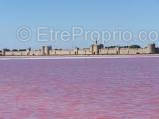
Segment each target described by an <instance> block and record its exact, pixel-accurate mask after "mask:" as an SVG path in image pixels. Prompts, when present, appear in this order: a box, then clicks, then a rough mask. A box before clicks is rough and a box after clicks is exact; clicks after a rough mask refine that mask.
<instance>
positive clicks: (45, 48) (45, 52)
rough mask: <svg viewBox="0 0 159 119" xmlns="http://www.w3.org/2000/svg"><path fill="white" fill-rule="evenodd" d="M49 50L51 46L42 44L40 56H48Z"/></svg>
mask: <svg viewBox="0 0 159 119" xmlns="http://www.w3.org/2000/svg"><path fill="white" fill-rule="evenodd" d="M50 50H52V47H51V46H42V47H41V55H42V56H49V55H50Z"/></svg>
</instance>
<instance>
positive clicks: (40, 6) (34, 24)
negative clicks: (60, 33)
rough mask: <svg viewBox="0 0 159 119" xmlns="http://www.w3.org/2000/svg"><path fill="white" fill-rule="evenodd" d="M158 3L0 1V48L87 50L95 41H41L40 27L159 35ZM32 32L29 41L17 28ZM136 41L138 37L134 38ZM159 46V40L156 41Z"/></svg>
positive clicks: (121, 0) (135, 0)
mask: <svg viewBox="0 0 159 119" xmlns="http://www.w3.org/2000/svg"><path fill="white" fill-rule="evenodd" d="M158 13H159V0H26V1H22V0H12V1H11V0H0V15H1V17H0V49H2V48H27V47H33V48H38V47H39V46H41V45H52V46H54V47H57V48H60V47H61V48H70V47H75V46H78V47H88V46H89V45H90V44H91V43H92V41H90V40H85V39H83V38H78V39H76V40H74V41H68V42H64V41H61V40H60V39H58V41H56V42H54V41H48V42H39V41H37V28H39V27H48V28H49V29H54V30H55V29H56V30H67V31H71V30H70V29H71V28H72V27H73V26H80V27H82V28H83V29H85V30H86V31H87V30H98V31H102V30H105V29H106V30H110V31H115V30H116V29H122V30H128V31H131V32H133V33H134V34H135V33H138V32H139V31H141V30H144V31H148V32H150V31H152V30H155V31H157V32H158V33H159V15H158ZM21 26H27V27H29V28H30V29H31V32H32V33H31V38H30V40H29V41H26V42H22V41H20V40H19V39H18V38H17V29H18V28H21ZM134 39H135V38H134ZM151 42H152V41H144V42H143V41H137V40H132V41H129V42H128V41H112V42H105V45H106V46H107V45H130V44H139V45H141V46H145V45H147V44H148V43H151ZM155 43H156V44H157V45H159V44H158V41H155Z"/></svg>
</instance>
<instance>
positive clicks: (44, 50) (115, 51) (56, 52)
mask: <svg viewBox="0 0 159 119" xmlns="http://www.w3.org/2000/svg"><path fill="white" fill-rule="evenodd" d="M137 54H159V48H156V46H155V44H150V45H148V46H147V47H145V48H139V47H136V48H134V47H133V48H132V47H109V48H108V47H107V48H104V45H103V44H98V43H97V42H96V43H95V44H93V45H91V46H90V48H83V49H80V48H75V49H52V47H51V46H42V47H41V48H40V49H38V50H31V48H29V49H26V50H25V49H21V50H20V49H18V50H16V49H14V50H9V49H3V50H1V51H0V56H66V55H69V56H70V55H75V56H77V55H79V56H80V55H82V56H83V55H137Z"/></svg>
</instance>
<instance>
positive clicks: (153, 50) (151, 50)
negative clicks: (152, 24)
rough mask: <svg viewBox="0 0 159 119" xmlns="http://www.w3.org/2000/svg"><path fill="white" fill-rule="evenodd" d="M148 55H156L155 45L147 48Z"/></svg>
mask: <svg viewBox="0 0 159 119" xmlns="http://www.w3.org/2000/svg"><path fill="white" fill-rule="evenodd" d="M148 53H149V54H155V53H156V45H155V44H150V45H149V46H148Z"/></svg>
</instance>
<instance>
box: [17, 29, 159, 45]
mask: <svg viewBox="0 0 159 119" xmlns="http://www.w3.org/2000/svg"><path fill="white" fill-rule="evenodd" d="M33 31H36V32H35V34H33ZM16 33H17V34H16V36H17V40H19V41H21V42H29V41H31V40H33V37H32V36H33V35H34V36H36V38H35V40H36V41H37V42H55V41H57V40H62V41H64V42H67V41H74V40H78V39H82V40H91V41H93V42H94V41H100V42H102V43H105V42H109V41H115V40H118V41H126V42H129V41H131V40H140V41H143V42H145V41H151V42H155V41H157V40H158V39H159V32H158V31H157V30H151V31H146V30H140V31H139V32H138V33H133V32H131V31H129V30H121V29H120V30H119V29H118V30H112V31H111V30H86V29H84V27H79V26H73V27H71V28H70V29H68V30H55V28H50V27H37V28H36V29H31V28H30V27H28V26H21V27H19V28H18V29H17V32H16Z"/></svg>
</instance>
